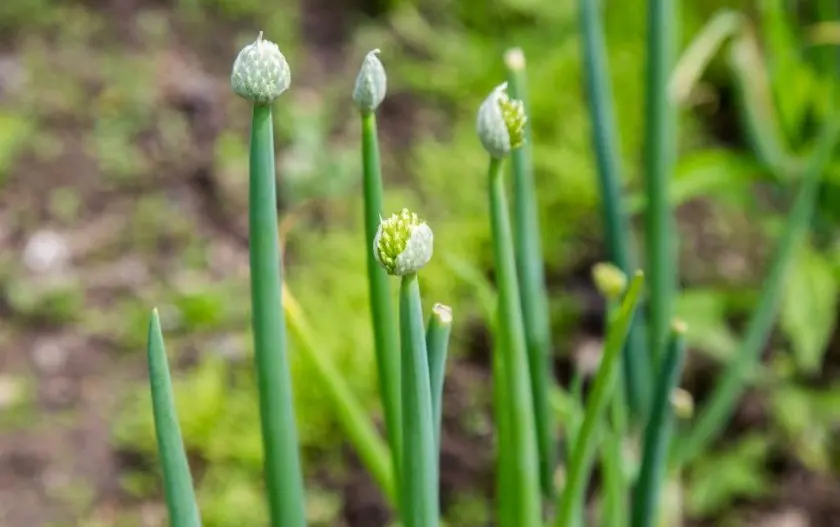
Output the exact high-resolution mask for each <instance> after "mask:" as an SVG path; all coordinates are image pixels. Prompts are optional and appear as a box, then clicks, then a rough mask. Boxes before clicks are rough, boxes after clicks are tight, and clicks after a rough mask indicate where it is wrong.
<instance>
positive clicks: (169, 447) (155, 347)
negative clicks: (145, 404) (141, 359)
mask: <svg viewBox="0 0 840 527" xmlns="http://www.w3.org/2000/svg"><path fill="white" fill-rule="evenodd" d="M147 353H148V361H149V364H148V366H149V387H150V389H151V392H152V411H153V413H154V418H155V434H156V436H157V446H158V454H159V455H160V466H161V469H162V471H163V488H164V492H165V494H166V508H167V510H168V511H169V522H170V524H171V525H172V527H200V526H201V515H200V514H199V511H198V504H197V503H196V499H195V491H194V490H193V482H192V475H191V474H190V466H189V462H188V461H187V453H186V452H185V451H184V441H183V439H182V437H181V426H180V425H179V424H178V413H177V411H176V410H175V396H174V395H173V394H172V379H171V378H170V375H169V365H168V363H167V360H166V347H165V346H164V343H163V333H162V332H161V329H160V318H159V317H158V312H157V309H155V310H154V311H152V318H151V321H150V322H149V339H148V347H147Z"/></svg>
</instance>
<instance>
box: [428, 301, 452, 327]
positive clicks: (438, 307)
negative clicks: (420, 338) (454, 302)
mask: <svg viewBox="0 0 840 527" xmlns="http://www.w3.org/2000/svg"><path fill="white" fill-rule="evenodd" d="M432 313H433V314H434V316H435V317H437V319H438V320H439V321H440V323H441V324H452V308H451V307H450V306H447V305H446V304H441V303H439V302H438V303H436V304H435V305H434V306H433V307H432Z"/></svg>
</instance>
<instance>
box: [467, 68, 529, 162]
mask: <svg viewBox="0 0 840 527" xmlns="http://www.w3.org/2000/svg"><path fill="white" fill-rule="evenodd" d="M527 121H528V118H527V116H526V115H525V106H524V105H523V104H522V101H519V100H516V99H511V98H510V97H508V94H507V83H506V82H505V83H502V84H500V85H499V86H496V88H495V89H494V90H493V91H492V92H491V93H490V95H488V96H487V98H486V99H484V102H482V103H481V106H480V107H479V109H478V120H477V122H476V130H477V131H478V138H479V139H480V140H481V144H482V145H483V146H484V148H485V149H486V150H487V152H488V153H489V154H490V155H491V156H493V157H495V158H497V159H501V158H503V157H506V156H507V155H508V154H510V151H511V150H513V149H514V148H519V147H520V146H522V144H523V143H524V142H525V123H526V122H527Z"/></svg>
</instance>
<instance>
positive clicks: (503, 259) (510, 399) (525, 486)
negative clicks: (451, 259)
mask: <svg viewBox="0 0 840 527" xmlns="http://www.w3.org/2000/svg"><path fill="white" fill-rule="evenodd" d="M488 185H489V193H490V196H489V198H490V221H491V230H492V235H493V256H494V263H495V270H496V282H497V287H498V290H499V298H498V316H497V324H498V335H499V336H500V337H501V338H500V342H499V344H498V345H500V346H501V347H502V350H503V351H504V354H505V355H504V367H505V372H506V373H507V376H506V379H505V386H506V388H507V400H506V401H505V402H506V403H507V405H508V416H509V418H510V428H511V430H510V442H511V444H510V450H511V452H512V455H513V456H515V458H514V459H515V460H514V461H511V463H512V465H513V466H514V467H515V468H516V470H515V472H514V473H513V474H511V481H512V483H511V484H510V485H509V487H508V488H509V489H511V490H512V492H514V493H515V496H516V497H515V498H512V500H511V501H512V502H513V504H514V507H515V514H513V515H512V517H513V518H514V519H515V521H516V523H515V525H516V526H517V527H536V526H538V525H541V524H542V520H541V513H540V477H539V466H538V454H537V437H536V429H535V424H534V406H533V404H532V401H531V394H532V392H531V386H530V385H531V380H530V375H529V371H528V356H527V351H526V345H525V329H524V327H523V322H522V310H521V307H520V304H519V284H518V283H517V279H516V260H515V258H514V255H513V235H512V232H511V226H510V213H509V210H508V203H507V197H506V196H505V186H504V180H503V179H502V160H500V159H495V158H492V159H491V161H490V169H489V181H488Z"/></svg>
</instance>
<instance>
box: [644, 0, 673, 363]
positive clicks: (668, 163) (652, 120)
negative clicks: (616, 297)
mask: <svg viewBox="0 0 840 527" xmlns="http://www.w3.org/2000/svg"><path fill="white" fill-rule="evenodd" d="M647 6H648V9H647V65H646V75H645V81H646V85H645V139H644V156H643V157H644V167H645V170H644V173H645V177H644V180H645V185H644V187H645V194H646V195H647V199H648V203H647V208H646V209H645V214H644V223H645V259H646V261H647V270H646V274H647V280H648V283H649V287H648V289H649V293H650V295H649V299H648V318H647V322H648V351H649V352H650V353H651V354H652V356H653V361H654V362H653V364H654V369H656V367H655V365H656V364H657V363H658V362H659V360H660V358H661V356H662V349H663V346H664V343H665V338H666V336H667V332H668V324H669V322H670V319H671V310H672V304H673V297H674V293H675V291H676V287H677V274H676V273H677V265H676V254H675V244H674V239H675V237H674V227H673V218H672V217H671V208H670V206H669V204H668V185H669V182H670V180H671V176H672V174H673V172H674V164H675V162H676V135H677V129H676V128H677V127H676V120H677V115H676V110H675V105H674V104H673V101H671V99H670V98H669V96H668V78H669V76H670V73H671V68H672V67H673V65H674V58H675V52H676V45H677V41H676V35H675V28H676V25H677V21H678V20H679V19H678V17H677V13H676V0H648V2H647Z"/></svg>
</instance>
